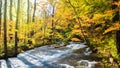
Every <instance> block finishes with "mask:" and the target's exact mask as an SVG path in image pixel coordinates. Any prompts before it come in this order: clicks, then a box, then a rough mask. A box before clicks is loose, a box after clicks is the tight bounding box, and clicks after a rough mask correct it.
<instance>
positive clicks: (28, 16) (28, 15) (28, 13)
mask: <svg viewBox="0 0 120 68" xmlns="http://www.w3.org/2000/svg"><path fill="white" fill-rule="evenodd" d="M27 3H28V8H27V23H29V21H30V1H29V0H27Z"/></svg>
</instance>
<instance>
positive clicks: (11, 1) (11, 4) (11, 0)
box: [10, 0, 13, 20]
mask: <svg viewBox="0 0 120 68" xmlns="http://www.w3.org/2000/svg"><path fill="white" fill-rule="evenodd" d="M12 6H13V0H10V20H12Z"/></svg>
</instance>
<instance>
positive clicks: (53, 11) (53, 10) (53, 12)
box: [51, 6, 55, 43]
mask: <svg viewBox="0 0 120 68" xmlns="http://www.w3.org/2000/svg"><path fill="white" fill-rule="evenodd" d="M54 14H55V6H53V9H52V36H51V39H52V43H53V42H54V40H53V37H54V29H55V26H54Z"/></svg>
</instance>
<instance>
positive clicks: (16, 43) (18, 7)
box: [15, 0, 20, 56]
mask: <svg viewBox="0 0 120 68" xmlns="http://www.w3.org/2000/svg"><path fill="white" fill-rule="evenodd" d="M19 11H20V0H18V2H17V18H16V25H15V29H16V31H15V56H17V54H18V40H19V39H18V23H19Z"/></svg>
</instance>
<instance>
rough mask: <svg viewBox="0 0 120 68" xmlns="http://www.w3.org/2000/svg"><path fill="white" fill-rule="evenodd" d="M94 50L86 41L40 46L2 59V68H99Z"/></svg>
mask: <svg viewBox="0 0 120 68" xmlns="http://www.w3.org/2000/svg"><path fill="white" fill-rule="evenodd" d="M91 53H92V51H91V50H90V48H89V47H88V46H87V45H85V43H73V42H70V43H69V44H68V45H66V46H63V47H59V48H55V47H53V46H50V45H46V46H42V47H38V48H35V49H32V50H29V51H26V52H24V53H20V54H18V55H17V57H13V58H9V59H8V61H5V60H0V66H1V67H0V68H99V67H98V65H97V64H98V62H96V61H95V60H94V58H92V59H91Z"/></svg>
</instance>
